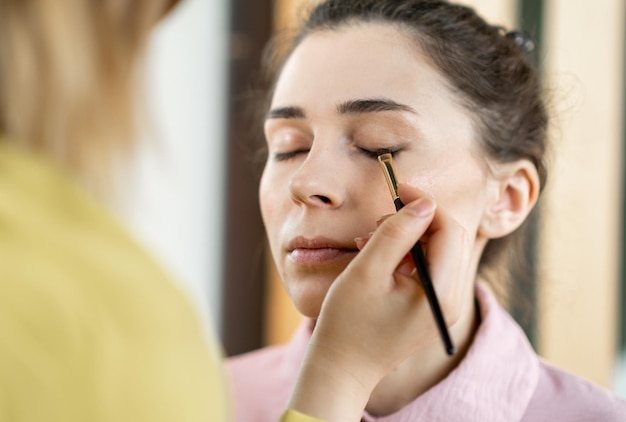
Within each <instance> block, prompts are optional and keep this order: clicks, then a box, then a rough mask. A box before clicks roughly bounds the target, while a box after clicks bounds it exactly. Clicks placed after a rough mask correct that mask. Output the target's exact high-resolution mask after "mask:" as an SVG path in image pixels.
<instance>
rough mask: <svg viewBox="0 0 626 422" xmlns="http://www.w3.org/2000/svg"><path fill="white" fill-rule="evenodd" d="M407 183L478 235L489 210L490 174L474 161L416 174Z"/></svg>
mask: <svg viewBox="0 0 626 422" xmlns="http://www.w3.org/2000/svg"><path fill="white" fill-rule="evenodd" d="M407 183H408V184H410V185H412V186H415V187H417V188H419V189H421V190H423V191H424V192H426V193H428V194H429V195H431V196H432V197H433V198H434V199H435V201H436V202H437V204H438V205H439V206H440V207H442V208H444V209H446V210H447V211H448V212H449V213H450V214H451V215H452V217H453V218H454V219H455V220H456V221H458V222H459V223H460V224H461V225H463V226H464V227H465V228H466V229H467V230H468V231H469V232H476V231H477V230H478V225H479V224H480V220H481V218H482V215H483V213H484V209H485V207H486V200H485V191H486V186H487V179H486V174H485V172H484V171H483V169H482V168H481V167H479V166H478V165H476V164H474V163H472V162H471V161H469V162H468V161H464V162H460V163H458V164H455V165H449V166H445V169H444V170H441V171H437V170H436V169H431V170H426V171H424V172H420V173H418V174H414V175H412V176H411V177H410V178H409V179H407Z"/></svg>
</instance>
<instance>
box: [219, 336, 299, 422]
mask: <svg viewBox="0 0 626 422" xmlns="http://www.w3.org/2000/svg"><path fill="white" fill-rule="evenodd" d="M288 355H289V353H288V346H272V347H266V348H263V349H260V350H256V351H253V352H248V353H245V354H242V355H239V356H235V357H232V358H229V359H228V360H227V363H226V365H227V370H228V375H229V377H230V382H231V398H232V400H233V402H234V413H235V421H237V422H245V421H251V420H254V421H258V422H265V421H267V422H274V421H277V420H278V419H279V418H280V415H281V414H282V412H283V411H284V410H285V409H286V407H287V402H288V400H289V395H290V394H291V391H292V389H293V386H294V383H295V377H296V376H297V368H296V371H294V368H293V362H291V361H290V360H289V358H288Z"/></svg>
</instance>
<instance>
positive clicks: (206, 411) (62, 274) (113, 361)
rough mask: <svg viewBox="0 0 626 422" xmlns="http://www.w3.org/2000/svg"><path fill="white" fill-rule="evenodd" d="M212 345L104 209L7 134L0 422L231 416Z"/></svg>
mask: <svg viewBox="0 0 626 422" xmlns="http://www.w3.org/2000/svg"><path fill="white" fill-rule="evenodd" d="M208 344H212V345H213V346H215V345H216V344H217V343H216V342H215V341H214V340H213V339H207V338H206V334H205V330H204V329H203V327H202V326H201V324H200V323H199V320H198V318H197V316H196V314H195V313H194V311H193V309H192V307H191V306H190V305H189V303H188V301H187V300H186V298H185V297H184V296H183V294H181V293H180V292H179V290H178V289H177V288H176V287H175V286H174V285H172V283H171V282H170V280H169V279H168V278H167V276H166V275H165V274H164V273H163V271H162V270H161V269H160V268H159V267H158V265H156V264H155V262H154V261H153V260H152V259H151V258H150V257H149V256H148V255H147V254H146V253H144V251H143V250H142V249H141V248H139V247H138V246H137V245H136V244H135V243H134V242H133V241H132V239H131V238H130V237H129V236H128V235H127V233H126V232H125V231H124V230H122V228H121V227H120V226H118V224H117V223H116V221H115V220H114V219H113V218H112V217H111V216H110V215H109V214H108V213H107V212H105V210H103V208H102V207H101V206H99V205H98V204H97V203H95V202H93V201H92V200H90V199H89V198H88V197H87V196H86V195H85V194H84V193H83V192H81V191H80V190H79V189H78V188H77V187H76V186H74V185H73V184H72V183H71V181H70V180H69V178H68V177H67V175H66V174H63V172H62V171H61V170H60V169H57V168H55V167H54V166H53V165H52V164H51V163H48V162H47V161H46V160H45V159H43V158H41V157H34V156H33V155H32V154H29V153H26V152H25V151H20V150H19V148H18V147H16V146H14V145H13V146H12V145H9V142H6V141H5V140H3V139H1V138H0V420H2V421H12V422H41V421H48V422H61V421H63V422H79V421H80V422H85V421H90V422H100V421H106V422H109V421H111V422H113V421H115V422H123V421H129V422H130V421H132V422H143V421H146V422H147V421H150V422H161V421H168V422H171V421H185V422H195V421H198V422H200V421H202V422H207V421H225V420H226V417H227V415H226V408H227V401H226V399H225V386H224V382H223V380H224V378H223V373H222V367H221V365H220V364H218V362H220V361H221V354H220V353H219V352H217V350H212V349H210V348H209V347H207V345H208Z"/></svg>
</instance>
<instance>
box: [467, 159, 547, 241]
mask: <svg viewBox="0 0 626 422" xmlns="http://www.w3.org/2000/svg"><path fill="white" fill-rule="evenodd" d="M494 177H495V180H494V195H493V200H492V201H491V203H489V204H488V205H487V207H486V209H485V213H484V215H483V219H482V221H481V224H480V227H479V235H482V236H484V237H486V238H489V239H495V238H499V237H504V236H506V235H508V234H510V233H512V232H513V231H515V229H517V228H518V227H519V226H520V225H521V224H522V223H523V222H524V220H526V217H527V216H528V214H530V212H531V211H532V209H533V207H534V206H535V204H536V203H537V199H538V197H539V175H538V173H537V169H536V168H535V166H534V164H532V163H531V162H530V161H528V160H519V161H514V162H511V163H505V164H499V165H498V166H497V168H495V169H494Z"/></svg>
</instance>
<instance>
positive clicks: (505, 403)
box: [228, 284, 626, 422]
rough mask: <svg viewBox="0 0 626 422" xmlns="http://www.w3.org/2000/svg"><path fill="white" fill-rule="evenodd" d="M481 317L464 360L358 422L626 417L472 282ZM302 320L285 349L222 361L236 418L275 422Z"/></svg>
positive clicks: (290, 379)
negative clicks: (411, 396) (412, 395)
mask: <svg viewBox="0 0 626 422" xmlns="http://www.w3.org/2000/svg"><path fill="white" fill-rule="evenodd" d="M477 297H478V301H479V304H480V309H481V315H482V322H481V325H480V327H479V329H478V331H477V333H476V337H475V338H474V341H473V343H472V345H471V347H470V349H469V351H468V353H467V355H466V357H465V358H464V359H463V361H462V362H461V363H460V364H459V366H458V367H457V368H455V369H454V370H453V371H452V372H451V373H450V374H449V375H448V377H446V378H445V379H444V380H443V381H441V382H440V383H439V384H437V385H435V386H434V387H432V388H431V389H430V390H428V391H427V392H425V393H424V394H422V395H421V396H419V397H418V398H417V399H415V400H414V401H413V402H411V403H409V404H408V405H407V406H405V407H404V408H402V409H400V410H399V411H397V412H396V413H393V414H391V415H387V416H384V417H374V416H371V415H369V414H368V413H367V412H364V413H363V419H362V420H363V421H365V422H371V421H380V422H409V421H411V422H413V421H429V422H435V421H454V422H456V421H480V422H491V421H493V422H505V421H523V422H529V421H533V422H534V421H546V422H548V421H549V422H564V421H572V422H574V421H575V422H583V421H584V422H599V421H601V422H613V421H616V422H617V421H621V422H624V421H626V401H624V400H621V399H619V398H617V397H616V396H614V395H613V394H612V393H610V392H609V391H606V390H604V389H601V388H599V387H597V386H595V385H593V384H591V383H589V382H588V381H585V380H583V379H581V378H578V377H576V376H574V375H571V374H568V373H566V372H563V371H561V370H559V369H556V368H554V367H552V366H550V365H549V364H548V363H546V362H544V361H542V360H541V359H540V358H539V357H538V356H537V355H536V354H535V352H534V351H533V349H532V347H531V346H530V344H529V343H528V340H527V339H526V336H525V335H524V332H523V331H522V330H521V328H520V327H519V326H518V325H517V323H516V322H515V321H514V320H513V319H512V318H511V317H510V316H509V314H508V313H507V312H506V311H505V310H504V309H502V308H501V307H500V305H499V304H498V303H497V301H496V299H495V297H494V296H493V294H492V293H491V292H490V291H489V289H487V288H486V287H485V286H483V285H481V284H479V285H478V287H477ZM311 329H312V322H311V321H307V322H306V323H305V324H303V325H302V326H301V327H300V328H299V329H298V331H297V332H296V333H295V334H294V336H293V338H292V339H291V341H290V342H289V343H288V344H286V345H284V346H276V347H268V348H265V349H261V350H258V351H255V352H251V353H247V354H244V355H241V356H237V357H234V358H231V359H230V360H229V364H228V365H229V370H230V373H231V377H232V387H233V392H232V394H233V398H234V403H235V415H236V421H238V422H276V421H277V420H278V419H279V417H280V415H281V414H282V412H283V411H284V409H285V408H286V406H287V401H288V399H289V395H290V392H291V390H292V388H293V386H294V384H295V381H296V378H297V376H298V370H299V367H300V362H301V361H302V359H303V357H304V353H305V351H306V347H307V344H308V341H309V338H310V336H311Z"/></svg>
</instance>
